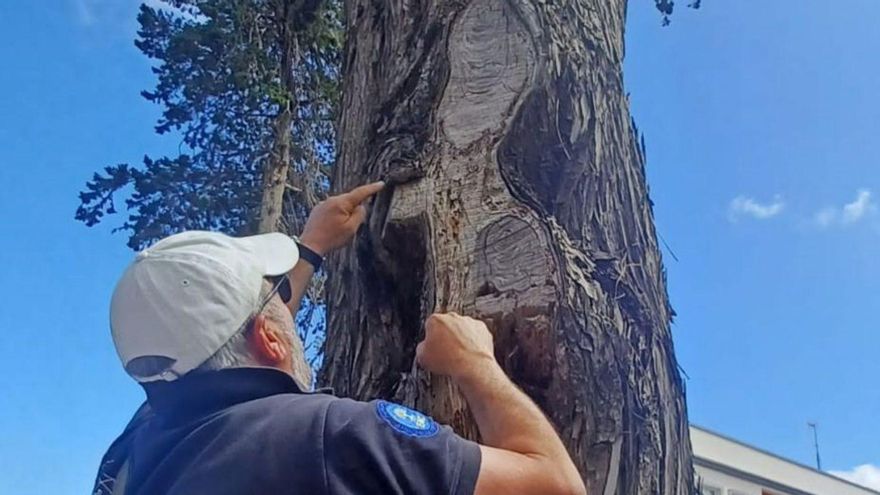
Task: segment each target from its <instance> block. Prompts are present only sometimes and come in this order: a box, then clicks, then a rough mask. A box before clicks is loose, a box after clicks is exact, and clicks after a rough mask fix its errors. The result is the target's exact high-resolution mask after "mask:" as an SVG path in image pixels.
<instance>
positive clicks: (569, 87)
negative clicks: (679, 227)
mask: <svg viewBox="0 0 880 495" xmlns="http://www.w3.org/2000/svg"><path fill="white" fill-rule="evenodd" d="M625 13H626V3H625V1H624V0H579V1H575V0H559V1H554V2H542V1H538V0H470V1H445V2H426V1H417V0H350V1H348V2H347V4H346V15H347V19H348V45H347V48H346V61H345V64H346V67H345V94H344V99H343V112H342V119H341V122H340V138H339V142H340V145H341V155H340V159H339V162H338V164H337V165H336V168H335V180H334V187H335V188H336V189H338V190H344V189H348V188H350V187H353V186H355V185H358V184H361V183H365V182H368V181H372V180H376V179H379V178H386V179H387V180H388V181H389V182H390V183H391V186H390V187H388V188H386V190H385V191H383V192H382V193H381V194H380V196H379V197H378V198H377V200H376V202H375V204H374V205H373V209H372V212H371V215H370V219H369V221H368V225H367V226H366V228H364V229H362V231H361V232H360V234H359V236H360V238H359V239H358V242H357V244H356V246H357V247H356V248H351V249H348V250H344V251H341V252H339V253H337V254H335V255H334V256H333V257H332V258H331V260H330V263H329V267H330V277H329V280H328V286H327V298H328V307H329V313H328V338H327V343H328V344H327V348H326V356H325V359H326V361H325V373H324V374H323V376H322V382H323V383H324V384H326V385H330V386H332V387H334V388H335V389H336V390H337V392H339V393H342V394H344V395H350V396H353V397H357V398H374V397H384V398H389V399H392V400H396V401H399V402H403V403H406V404H409V405H412V406H415V407H418V408H420V409H422V410H426V411H429V412H431V413H432V414H433V415H434V416H435V417H436V418H437V419H438V420H440V421H443V422H446V423H449V424H451V425H453V426H454V427H455V428H456V430H457V431H459V432H460V433H462V434H464V435H465V436H468V437H470V438H477V437H478V433H477V430H476V427H475V425H474V423H473V421H472V419H471V418H470V416H469V413H468V411H467V407H466V404H465V402H464V400H463V398H462V397H461V395H460V394H459V393H458V391H457V390H455V388H454V386H452V385H451V384H450V383H449V382H448V381H447V380H445V379H443V378H440V377H436V376H429V375H428V374H427V373H424V372H422V371H421V370H418V369H417V368H416V367H415V366H414V364H413V359H414V353H415V346H416V344H417V343H418V341H419V340H420V339H421V338H422V332H423V329H422V324H423V322H424V319H425V318H426V317H427V316H428V315H429V314H430V313H432V312H434V311H453V310H454V311H459V312H463V313H465V314H472V315H477V316H480V317H482V318H484V319H485V320H487V321H488V322H489V324H490V327H491V328H492V330H493V333H494V334H495V338H496V343H497V349H496V353H497V357H498V360H499V362H500V363H501V364H502V366H503V367H504V368H505V370H506V371H507V372H508V374H509V375H510V376H511V377H512V378H513V380H514V381H515V382H516V383H517V384H518V385H519V386H520V387H522V388H523V390H525V391H526V392H527V393H528V394H529V395H530V396H531V397H532V398H533V399H535V401H536V402H537V403H538V404H539V405H540V406H541V408H542V409H543V410H544V411H545V412H546V413H547V415H548V417H550V419H551V420H552V421H553V423H554V424H555V425H556V427H557V429H558V430H559V432H560V435H561V436H562V438H563V440H564V441H565V443H566V445H567V447H568V448H569V450H570V452H571V453H572V455H573V456H574V458H575V459H576V462H577V464H578V467H579V469H580V470H581V473H582V475H583V476H584V479H585V481H586V483H587V487H588V491H589V493H603V494H606V495H611V494H627V495H629V494H635V493H643V494H656V493H664V494H684V493H690V487H691V486H692V478H693V474H692V468H691V460H690V455H691V454H690V442H689V440H688V436H687V431H688V430H687V415H686V409H685V402H684V387H683V384H682V382H681V379H680V377H679V375H678V370H677V365H676V362H675V357H674V354H673V350H672V338H671V334H670V328H669V322H670V318H671V309H670V308H669V306H668V303H667V295H666V286H665V277H664V272H663V268H662V264H661V258H660V253H659V250H658V247H657V242H656V236H655V232H654V227H653V219H652V212H651V207H650V201H649V199H648V193H647V185H646V183H645V175H644V154H643V152H642V150H641V148H639V146H638V136H637V132H636V130H635V129H634V127H633V126H632V125H631V120H630V117H629V108H628V103H627V100H626V98H625V96H624V90H623V81H622V74H621V65H622V60H623V29H624V20H625Z"/></svg>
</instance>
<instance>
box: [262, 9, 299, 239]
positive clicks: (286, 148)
mask: <svg viewBox="0 0 880 495" xmlns="http://www.w3.org/2000/svg"><path fill="white" fill-rule="evenodd" d="M291 4H292V2H288V1H283V2H280V4H279V5H278V7H277V9H278V13H277V14H276V15H277V19H278V21H277V29H278V37H279V40H280V49H281V64H280V67H281V69H280V86H281V88H282V89H283V91H284V98H285V99H284V101H283V102H282V103H281V107H280V109H279V111H278V116H277V117H276V119H275V131H274V142H273V143H272V152H271V154H270V155H269V157H268V159H267V161H266V164H265V167H264V169H263V194H262V199H261V201H260V213H259V222H258V225H257V232H258V233H266V232H275V231H277V230H278V229H279V227H281V225H282V222H281V219H282V214H283V212H284V191H285V188H286V185H287V176H288V173H289V171H290V158H291V150H290V147H291V142H292V137H291V134H290V132H291V124H292V122H293V116H294V113H295V111H296V81H295V80H294V74H293V68H294V66H295V64H296V63H297V60H298V55H299V46H298V43H297V38H296V32H295V31H294V26H293V22H292V15H293V12H292V9H293V6H292V5H291Z"/></svg>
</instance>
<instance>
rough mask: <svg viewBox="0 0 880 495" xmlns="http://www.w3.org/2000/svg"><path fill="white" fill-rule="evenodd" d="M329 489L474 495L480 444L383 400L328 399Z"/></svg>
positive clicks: (326, 465)
mask: <svg viewBox="0 0 880 495" xmlns="http://www.w3.org/2000/svg"><path fill="white" fill-rule="evenodd" d="M323 455H324V469H325V479H326V483H327V489H328V491H327V492H328V493H331V494H338V495H349V494H351V495H354V494H367V493H369V494H372V493H377V494H378V493H381V494H400V495H404V494H407V495H409V494H419V495H422V494H424V495H432V494H436V495H472V494H473V493H474V488H475V486H476V483H477V475H478V474H479V471H480V460H481V455H480V447H479V445H477V444H476V443H474V442H471V441H469V440H465V439H463V438H461V437H459V436H458V435H456V434H455V432H453V431H452V429H451V428H449V427H448V426H440V425H438V424H437V423H436V422H435V421H434V420H433V419H431V418H430V417H428V416H426V415H424V414H421V413H419V412H417V411H414V410H412V409H409V408H406V407H404V406H401V405H398V404H394V403H391V402H385V401H372V402H357V401H353V400H349V399H337V400H334V401H333V402H331V403H330V405H329V406H328V408H327V414H326V418H325V422H324V448H323Z"/></svg>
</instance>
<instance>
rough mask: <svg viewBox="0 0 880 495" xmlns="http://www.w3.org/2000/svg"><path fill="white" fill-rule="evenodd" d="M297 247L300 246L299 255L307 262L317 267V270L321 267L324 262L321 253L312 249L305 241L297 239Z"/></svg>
mask: <svg viewBox="0 0 880 495" xmlns="http://www.w3.org/2000/svg"><path fill="white" fill-rule="evenodd" d="M296 247H298V248H299V257H300V258H302V259H304V260H306V263H308V264H310V265H312V266H313V267H314V268H315V271H318V270H320V269H321V264H322V263H324V258H323V257H321V255H320V254H318V253H316V252H314V251H312V250H311V249H309V248H308V247H307V246H306V245H304V244H303V243H301V242H299V241H296Z"/></svg>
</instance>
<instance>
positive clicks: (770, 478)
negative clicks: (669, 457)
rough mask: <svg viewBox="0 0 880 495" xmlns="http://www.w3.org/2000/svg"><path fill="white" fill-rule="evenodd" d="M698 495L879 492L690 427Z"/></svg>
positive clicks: (866, 494)
mask: <svg viewBox="0 0 880 495" xmlns="http://www.w3.org/2000/svg"><path fill="white" fill-rule="evenodd" d="M691 444H692V446H693V450H694V470H695V471H696V476H697V481H698V483H699V486H700V489H701V494H702V495H880V492H877V491H875V490H872V489H870V488H865V487H863V486H859V485H856V484H853V483H850V482H849V481H846V480H843V479H840V478H837V477H835V476H831V475H830V474H827V473H824V472H822V471H819V470H816V469H813V468H811V467H809V466H804V465H803V464H798V463H796V462H793V461H790V460H788V459H783V458H782V457H779V456H777V455H774V454H771V453H769V452H767V451H764V450H761V449H759V448H756V447H752V446H751V445H746V444H744V443H742V442H739V441H736V440H734V439H732V438H728V437H725V436H724V435H719V434H718V433H715V432H713V431H710V430H707V429H705V428H701V427H699V426H693V425H691Z"/></svg>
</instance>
